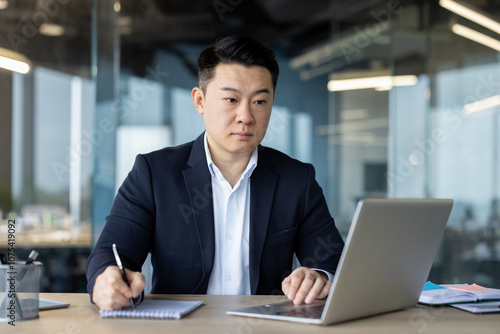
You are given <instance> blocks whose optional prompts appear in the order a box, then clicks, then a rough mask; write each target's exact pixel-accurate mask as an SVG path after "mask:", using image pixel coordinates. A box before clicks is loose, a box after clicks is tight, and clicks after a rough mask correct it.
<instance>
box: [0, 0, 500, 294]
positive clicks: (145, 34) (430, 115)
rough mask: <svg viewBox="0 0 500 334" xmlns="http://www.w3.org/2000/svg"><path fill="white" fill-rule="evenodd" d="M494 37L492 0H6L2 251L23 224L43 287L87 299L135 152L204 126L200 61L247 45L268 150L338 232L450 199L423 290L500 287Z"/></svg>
mask: <svg viewBox="0 0 500 334" xmlns="http://www.w3.org/2000/svg"><path fill="white" fill-rule="evenodd" d="M499 26H500V2H498V1H494V0H466V1H460V2H459V1H437V0H436V1H430V0H428V1H425V0H424V1H417V0H413V1H410V0H406V1H404V0H400V1H398V0H390V1H381V0H355V1H354V0H309V1H300V0H207V1H201V0H196V1H179V0H122V1H119V0H116V1H114V0H94V1H92V0H37V1H32V0H0V32H1V33H0V62H1V63H0V64H2V65H0V66H2V67H3V68H0V87H1V88H0V101H1V103H0V152H1V158H0V209H1V219H2V220H1V223H0V232H1V233H0V235H1V236H2V237H1V244H0V250H1V249H3V250H4V251H5V249H6V248H7V242H8V241H9V240H7V221H8V220H9V219H10V220H15V222H16V224H15V226H16V231H15V240H14V241H15V244H16V256H17V258H18V260H23V259H24V257H26V256H27V254H28V253H29V251H30V250H31V249H37V250H38V251H39V252H40V254H41V255H40V258H39V259H40V260H41V261H42V262H43V263H44V275H43V280H42V287H41V290H42V291H46V292H82V291H85V285H86V279H85V277H84V267H85V262H86V259H87V256H88V254H89V253H90V251H91V249H92V245H93V244H94V243H95V241H96V238H97V237H98V235H99V233H100V231H101V229H102V227H103V225H104V223H105V217H106V215H107V214H108V213H109V209H110V207H111V205H112V202H113V199H114V196H115V194H116V192H117V189H118V188H119V186H120V184H121V182H122V181H123V179H124V178H125V177H126V175H127V173H128V171H129V170H130V169H131V167H132V164H133V162H134V159H135V156H136V154H138V153H145V152H149V151H152V150H155V149H159V148H162V147H165V146H172V145H178V144H181V143H184V142H186V141H190V140H193V139H195V138H196V137H197V136H198V135H199V134H201V133H202V131H203V122H202V118H201V116H199V115H198V114H197V112H196V109H195V108H194V106H193V104H192V101H191V96H190V92H191V89H192V87H194V86H196V84H197V78H196V69H197V64H196V60H197V57H198V55H199V53H200V52H201V51H202V50H203V49H204V48H206V47H207V46H208V45H209V44H210V43H211V42H213V41H215V40H216V39H217V38H218V37H220V36H225V35H229V34H246V35H250V36H252V37H255V38H257V39H259V40H260V41H262V42H263V43H264V44H266V45H267V46H269V47H271V48H272V49H273V50H275V52H276V54H277V57H278V60H279V62H280V66H281V74H280V77H279V80H278V86H277V90H276V98H275V104H274V108H273V114H272V117H271V121H270V124H269V129H268V132H267V135H266V138H265V139H264V142H263V145H267V146H271V147H274V148H277V149H279V150H281V151H283V152H285V153H287V154H289V155H290V156H292V157H294V158H297V159H299V160H302V161H305V162H311V163H313V164H314V166H315V168H316V173H317V175H316V176H317V180H318V182H319V184H320V185H321V187H322V188H323V191H324V193H325V196H326V198H327V201H328V204H329V208H330V211H331V214H332V216H333V217H334V218H335V221H336V224H337V226H338V228H339V229H340V230H341V232H342V234H343V235H344V236H346V234H347V231H348V229H349V225H350V221H351V219H352V216H353V213H354V209H355V206H356V203H357V201H358V200H360V199H362V198H365V197H396V198H401V197H404V198H422V197H431V198H453V199H454V201H455V204H454V208H453V211H452V214H451V217H450V220H449V222H448V226H447V229H446V232H445V235H444V238H443V241H442V244H441V248H440V251H439V254H438V255H437V257H436V259H435V263H434V266H433V268H432V271H431V274H430V277H429V278H430V279H431V280H433V281H435V282H437V283H473V282H476V283H478V284H482V285H485V286H490V287H496V288H500V203H499V199H500V66H499V62H500V58H499V50H500V29H499ZM6 58H7V59H11V60H15V61H17V62H14V63H13V66H18V67H16V68H11V69H10V70H9V69H5V67H8V66H9V63H6V62H5V59H6ZM355 79H359V80H355ZM423 247H425V245H423ZM366 251H367V252H369V251H370V250H369V249H367V250H366Z"/></svg>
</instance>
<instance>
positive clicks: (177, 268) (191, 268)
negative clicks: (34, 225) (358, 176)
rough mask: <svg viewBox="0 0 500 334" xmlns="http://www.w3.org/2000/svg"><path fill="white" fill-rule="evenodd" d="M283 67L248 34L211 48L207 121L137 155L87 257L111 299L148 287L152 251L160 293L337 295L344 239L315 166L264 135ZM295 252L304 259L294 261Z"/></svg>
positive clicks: (201, 95) (95, 290)
mask: <svg viewBox="0 0 500 334" xmlns="http://www.w3.org/2000/svg"><path fill="white" fill-rule="evenodd" d="M278 73H279V67H278V63H277V61H276V58H275V56H274V53H273V52H272V51H271V50H269V49H268V48H266V47H264V46H263V45H262V44H260V43H259V42H257V41H256V40H254V39H251V38H248V37H227V38H224V39H221V40H219V41H218V42H217V43H216V44H215V46H213V47H210V48H208V49H206V50H205V51H203V52H202V53H201V55H200V57H199V59H198V77H199V87H195V88H194V89H193V90H192V97H193V102H194V105H195V106H196V109H197V110H198V113H199V114H200V115H202V116H203V120H204V124H205V129H206V131H205V133H203V134H202V135H201V136H200V137H198V139H196V140H195V141H193V142H190V143H187V144H184V145H181V146H178V147H170V148H165V149H163V150H160V151H156V152H152V153H149V154H145V155H138V157H137V159H136V162H135V165H134V167H133V169H132V171H131V172H130V174H129V175H128V177H127V178H126V180H125V181H124V182H123V185H122V186H121V188H120V190H119V192H118V194H117V196H116V199H115V202H114V204H113V207H112V209H111V212H110V215H109V216H108V217H107V219H106V220H107V222H106V225H105V227H104V230H103V232H102V234H101V236H100V238H99V240H98V242H97V245H96V247H95V249H94V251H93V252H92V254H91V256H90V258H89V260H88V263H87V271H86V272H87V278H88V281H89V283H88V290H89V293H90V294H91V297H92V301H93V302H94V303H95V304H97V305H98V306H99V307H100V308H101V309H119V308H122V307H124V306H127V305H129V298H136V297H139V296H140V295H141V293H142V291H143V289H144V284H145V283H144V282H145V280H144V276H143V275H142V274H141V273H140V272H139V271H140V268H141V266H142V264H143V262H144V260H145V259H146V257H147V255H148V253H149V252H150V253H151V259H152V264H153V282H152V285H153V286H152V290H151V292H152V293H197V294H200V293H202V294H203V293H208V294H276V293H279V292H281V291H282V292H283V293H284V294H285V295H286V296H287V297H288V298H289V299H290V300H293V301H294V303H296V304H299V303H301V302H306V303H311V302H313V300H314V299H317V298H324V297H326V296H327V295H328V291H329V289H330V286H331V278H332V277H333V274H334V273H335V269H336V267H337V263H338V260H339V258H340V254H341V252H342V248H343V241H342V238H341V237H340V235H339V233H338V231H337V229H336V227H335V224H334V221H333V219H332V217H331V216H330V214H329V212H328V208H327V206H326V201H325V199H324V196H323V193H322V190H321V188H320V187H319V185H318V184H317V182H316V181H315V174H314V168H313V167H312V166H311V165H310V164H304V163H301V162H299V161H297V160H294V159H292V158H290V157H288V156H286V155H284V154H282V153H280V152H278V151H276V150H273V149H270V148H265V147H262V146H260V142H261V141H262V140H263V138H264V135H265V133H266V130H267V125H268V122H269V118H270V116H271V109H272V105H273V102H274V92H275V88H276V83H277V78H278ZM113 243H116V244H117V247H118V250H119V251H120V255H121V258H122V261H123V264H124V266H125V267H126V268H127V270H126V274H127V278H128V281H129V282H130V286H128V285H127V284H125V283H124V281H123V280H122V278H121V274H120V271H119V270H118V268H117V267H116V263H115V260H114V257H113V254H112V250H111V246H112V244H113ZM294 253H295V254H296V255H297V258H298V260H299V261H300V262H301V264H302V265H304V266H303V267H299V268H297V269H296V270H294V271H293V272H291V269H292V262H293V261H292V258H293V254H294ZM307 266H310V267H311V268H309V267H307ZM290 272H291V273H290Z"/></svg>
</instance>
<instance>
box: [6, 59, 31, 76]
mask: <svg viewBox="0 0 500 334" xmlns="http://www.w3.org/2000/svg"><path fill="white" fill-rule="evenodd" d="M0 67H1V68H4V69H6V70H9V71H14V72H18V73H22V74H26V73H28V72H29V71H30V66H29V65H28V64H27V63H25V62H22V61H18V60H14V59H10V58H7V57H2V56H0Z"/></svg>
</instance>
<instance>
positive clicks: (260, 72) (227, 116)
mask: <svg viewBox="0 0 500 334" xmlns="http://www.w3.org/2000/svg"><path fill="white" fill-rule="evenodd" d="M192 96H193V101H194V104H195V106H196V109H197V110H198V113H200V115H203V120H204V123H205V129H206V131H207V140H208V145H209V148H210V152H211V154H212V156H218V157H219V158H220V157H226V158H234V157H237V155H241V154H243V155H245V154H249V153H251V152H252V151H253V149H254V148H255V147H257V145H259V144H260V142H261V141H262V139H264V135H265V134H266V130H267V125H268V123H269V118H270V117H271V109H272V105H273V102H274V92H273V84H272V80H271V73H270V72H269V70H268V69H266V68H265V67H261V66H251V67H245V66H242V65H236V64H231V65H229V64H219V65H217V66H216V68H215V75H214V78H213V79H212V80H211V81H210V82H209V83H208V85H207V87H206V89H205V93H203V91H202V90H201V89H200V88H199V87H196V88H194V89H193V92H192ZM228 155H229V156H228Z"/></svg>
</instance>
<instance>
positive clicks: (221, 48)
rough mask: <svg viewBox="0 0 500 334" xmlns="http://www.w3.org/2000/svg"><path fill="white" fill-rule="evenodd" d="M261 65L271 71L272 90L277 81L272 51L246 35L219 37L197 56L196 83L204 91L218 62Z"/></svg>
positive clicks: (274, 57)
mask: <svg viewBox="0 0 500 334" xmlns="http://www.w3.org/2000/svg"><path fill="white" fill-rule="evenodd" d="M220 63H223V64H238V65H243V66H247V67H250V66H262V67H265V68H267V69H268V70H269V72H271V80H272V82H273V90H276V84H277V82H278V75H279V71H280V69H279V65H278V61H277V60H276V56H275V55H274V52H273V51H272V50H271V49H269V48H267V47H266V46H264V45H263V44H262V43H260V42H259V41H257V40H256V39H253V38H251V37H247V36H229V37H224V38H222V39H219V40H217V41H216V42H215V44H214V45H212V46H210V47H209V48H207V49H205V50H204V51H203V52H202V53H201V54H200V56H199V58H198V85H199V87H200V88H201V89H202V90H203V93H206V88H207V85H208V83H209V82H210V81H211V80H212V79H213V77H214V75H215V67H216V66H217V65H218V64H220Z"/></svg>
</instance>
